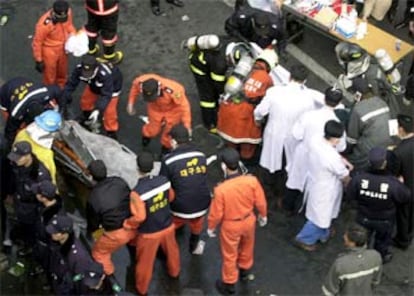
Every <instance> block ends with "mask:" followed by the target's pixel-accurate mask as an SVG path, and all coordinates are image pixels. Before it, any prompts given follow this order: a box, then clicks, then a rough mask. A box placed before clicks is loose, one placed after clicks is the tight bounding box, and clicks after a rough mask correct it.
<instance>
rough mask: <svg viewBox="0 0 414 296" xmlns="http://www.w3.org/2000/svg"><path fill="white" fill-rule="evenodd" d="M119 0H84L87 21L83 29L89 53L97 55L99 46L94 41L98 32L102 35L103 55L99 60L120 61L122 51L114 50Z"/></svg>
mask: <svg viewBox="0 0 414 296" xmlns="http://www.w3.org/2000/svg"><path fill="white" fill-rule="evenodd" d="M118 2H119V0H85V8H86V13H87V16H88V22H87V24H86V25H85V27H84V28H85V31H86V34H87V35H88V39H89V52H88V53H89V54H90V55H95V56H96V55H97V54H98V52H99V46H98V44H97V43H96V41H97V39H98V36H99V34H100V35H101V36H102V44H103V57H102V58H98V59H99V61H100V62H110V63H112V64H114V65H115V64H118V63H120V62H121V61H122V58H123V53H122V52H121V51H119V50H118V51H115V45H116V42H117V41H118V35H117V31H118V15H119V3H118Z"/></svg>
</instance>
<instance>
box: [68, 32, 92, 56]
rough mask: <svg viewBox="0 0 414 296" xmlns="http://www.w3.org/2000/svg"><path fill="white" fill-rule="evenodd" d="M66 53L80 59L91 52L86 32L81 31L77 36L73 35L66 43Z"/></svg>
mask: <svg viewBox="0 0 414 296" xmlns="http://www.w3.org/2000/svg"><path fill="white" fill-rule="evenodd" d="M65 51H66V52H67V53H71V54H73V56H75V57H80V56H83V55H84V54H86V53H87V52H88V51H89V39H88V35H86V32H85V31H84V30H79V31H78V32H77V33H76V34H74V35H71V36H70V37H69V38H68V40H66V43H65Z"/></svg>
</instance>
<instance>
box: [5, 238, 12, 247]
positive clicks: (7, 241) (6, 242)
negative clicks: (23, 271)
mask: <svg viewBox="0 0 414 296" xmlns="http://www.w3.org/2000/svg"><path fill="white" fill-rule="evenodd" d="M3 246H5V247H11V246H13V242H12V241H11V239H5V240H4V241H3Z"/></svg>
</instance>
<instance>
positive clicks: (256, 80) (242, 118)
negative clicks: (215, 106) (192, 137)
mask: <svg viewBox="0 0 414 296" xmlns="http://www.w3.org/2000/svg"><path fill="white" fill-rule="evenodd" d="M272 85H273V81H272V78H271V77H270V76H269V73H268V72H267V69H266V65H265V64H264V63H263V62H256V64H255V66H254V68H253V71H252V73H251V74H250V77H249V78H248V80H247V81H246V82H245V84H244V89H243V91H244V94H245V96H246V98H247V100H246V99H240V100H237V98H235V100H229V101H227V102H223V103H221V104H220V107H219V111H218V115H217V116H218V118H217V133H218V134H219V135H220V136H221V137H222V138H223V139H224V140H226V141H227V142H228V144H229V146H239V145H240V156H241V158H243V159H249V158H251V157H253V155H254V152H255V150H256V146H257V144H259V143H260V142H261V140H262V131H261V128H260V127H258V126H257V125H256V124H255V122H254V116H253V111H254V108H255V107H256V105H257V104H259V103H260V100H261V99H262V97H263V96H264V95H265V93H266V90H267V89H268V88H269V87H271V86H272ZM234 148H236V147H234Z"/></svg>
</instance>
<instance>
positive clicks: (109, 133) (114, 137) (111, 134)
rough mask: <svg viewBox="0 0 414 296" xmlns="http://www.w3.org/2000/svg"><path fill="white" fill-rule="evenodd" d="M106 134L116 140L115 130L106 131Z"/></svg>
mask: <svg viewBox="0 0 414 296" xmlns="http://www.w3.org/2000/svg"><path fill="white" fill-rule="evenodd" d="M106 135H107V136H108V137H109V138H111V139H114V140H116V141H118V134H117V132H115V131H106Z"/></svg>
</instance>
